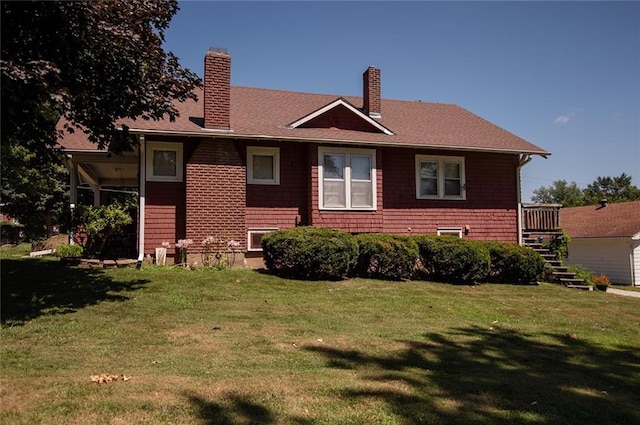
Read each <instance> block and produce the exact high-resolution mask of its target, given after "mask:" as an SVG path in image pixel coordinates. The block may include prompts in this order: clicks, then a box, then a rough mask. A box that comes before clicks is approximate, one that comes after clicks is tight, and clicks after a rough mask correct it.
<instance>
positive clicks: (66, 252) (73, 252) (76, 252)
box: [56, 244, 84, 257]
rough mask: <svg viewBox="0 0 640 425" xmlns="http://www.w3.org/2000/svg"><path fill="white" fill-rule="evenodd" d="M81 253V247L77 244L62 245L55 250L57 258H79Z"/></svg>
mask: <svg viewBox="0 0 640 425" xmlns="http://www.w3.org/2000/svg"><path fill="white" fill-rule="evenodd" d="M83 251H84V250H83V249H82V247H81V246H80V245H78V244H75V245H68V244H64V245H60V246H59V247H57V248H56V255H57V256H58V257H80V256H81V255H82V252H83Z"/></svg>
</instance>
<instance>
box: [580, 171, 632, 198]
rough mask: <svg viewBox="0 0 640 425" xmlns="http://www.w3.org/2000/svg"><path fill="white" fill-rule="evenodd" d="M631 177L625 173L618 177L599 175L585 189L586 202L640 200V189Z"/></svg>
mask: <svg viewBox="0 0 640 425" xmlns="http://www.w3.org/2000/svg"><path fill="white" fill-rule="evenodd" d="M631 179H632V177H631V176H628V175H626V174H625V173H622V174H620V176H618V177H598V178H597V179H596V180H594V181H593V183H591V184H590V185H588V186H587V188H586V189H584V199H585V203H586V204H587V205H595V204H598V203H599V202H600V200H601V199H606V200H607V201H608V202H611V203H614V202H627V201H638V200H640V189H638V188H637V187H636V186H634V185H632V184H631Z"/></svg>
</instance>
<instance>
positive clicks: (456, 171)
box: [444, 162, 460, 179]
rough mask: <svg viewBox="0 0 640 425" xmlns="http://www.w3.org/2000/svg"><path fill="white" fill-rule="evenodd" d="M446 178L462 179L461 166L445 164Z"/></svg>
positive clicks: (454, 163)
mask: <svg viewBox="0 0 640 425" xmlns="http://www.w3.org/2000/svg"><path fill="white" fill-rule="evenodd" d="M444 178H445V179H459V178H460V164H458V163H457V162H445V163H444Z"/></svg>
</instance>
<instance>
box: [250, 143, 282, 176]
mask: <svg viewBox="0 0 640 425" xmlns="http://www.w3.org/2000/svg"><path fill="white" fill-rule="evenodd" d="M254 156H271V157H273V178H272V179H259V178H255V177H254V176H253V157H254ZM247 184H262V185H272V186H273V185H279V184H280V148H278V147H265V146H247Z"/></svg>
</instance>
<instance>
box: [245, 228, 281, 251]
mask: <svg viewBox="0 0 640 425" xmlns="http://www.w3.org/2000/svg"><path fill="white" fill-rule="evenodd" d="M276 230H278V229H277V228H268V229H249V231H248V232H247V242H248V243H247V250H248V251H262V238H263V237H264V235H266V234H267V233H271V232H275V231H276Z"/></svg>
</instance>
